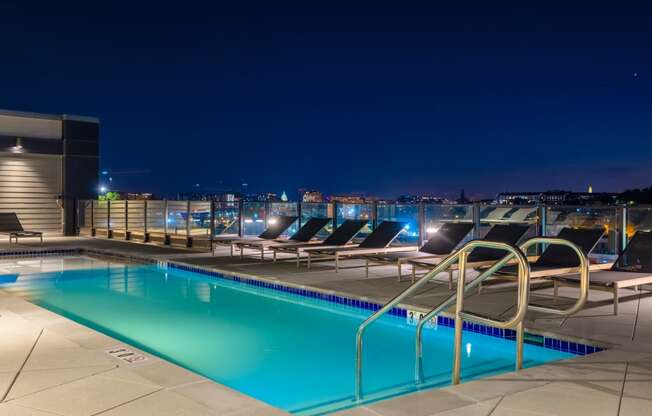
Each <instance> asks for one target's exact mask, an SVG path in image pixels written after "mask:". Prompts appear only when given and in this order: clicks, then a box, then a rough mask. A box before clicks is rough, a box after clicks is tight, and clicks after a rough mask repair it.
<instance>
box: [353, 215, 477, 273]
mask: <svg viewBox="0 0 652 416" xmlns="http://www.w3.org/2000/svg"><path fill="white" fill-rule="evenodd" d="M472 229H473V223H469V222H447V223H444V224H443V225H442V226H441V227H440V228H439V229H438V230H437V232H436V233H434V235H433V236H432V237H430V239H429V240H428V241H426V243H425V244H424V245H422V246H421V248H419V250H418V251H408V252H399V253H385V254H369V255H366V256H364V258H365V271H366V276H369V265H370V264H372V263H378V264H396V266H397V267H398V281H399V282H400V281H401V279H402V270H401V269H402V266H403V265H404V264H405V263H407V262H408V260H414V259H417V258H418V259H434V258H443V257H446V256H448V255H449V254H450V253H451V252H452V251H453V250H455V247H457V246H458V244H459V243H460V242H461V241H462V240H464V237H466V236H467V235H468V234H469V232H471V230H472Z"/></svg>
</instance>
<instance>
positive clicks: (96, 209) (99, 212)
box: [93, 201, 109, 230]
mask: <svg viewBox="0 0 652 416" xmlns="http://www.w3.org/2000/svg"><path fill="white" fill-rule="evenodd" d="M108 208H109V204H108V203H107V202H106V201H94V203H93V219H94V226H95V229H104V230H106V229H108V228H109V224H108V221H109V212H108Z"/></svg>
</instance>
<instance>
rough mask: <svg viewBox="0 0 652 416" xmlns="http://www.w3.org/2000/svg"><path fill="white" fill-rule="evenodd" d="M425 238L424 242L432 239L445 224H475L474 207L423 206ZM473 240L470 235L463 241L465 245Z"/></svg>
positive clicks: (471, 234)
mask: <svg viewBox="0 0 652 416" xmlns="http://www.w3.org/2000/svg"><path fill="white" fill-rule="evenodd" d="M423 217H424V224H423V237H424V240H427V239H428V238H430V237H432V235H433V234H434V233H436V232H437V230H439V227H441V225H442V224H443V223H445V222H473V205H435V204H425V205H424V206H423ZM472 238H473V232H471V233H469V234H468V235H467V236H466V238H465V239H464V240H463V241H462V243H465V242H467V241H469V240H471V239H472Z"/></svg>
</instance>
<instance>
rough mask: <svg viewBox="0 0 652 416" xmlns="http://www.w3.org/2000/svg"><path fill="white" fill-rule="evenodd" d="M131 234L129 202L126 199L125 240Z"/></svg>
mask: <svg viewBox="0 0 652 416" xmlns="http://www.w3.org/2000/svg"><path fill="white" fill-rule="evenodd" d="M128 232H129V200H127V199H125V240H126V239H127V233H128Z"/></svg>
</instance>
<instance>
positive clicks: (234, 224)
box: [215, 202, 240, 236]
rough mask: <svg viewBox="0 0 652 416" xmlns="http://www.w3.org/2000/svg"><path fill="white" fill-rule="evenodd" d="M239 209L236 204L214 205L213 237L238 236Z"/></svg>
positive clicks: (219, 203) (220, 203) (221, 203)
mask: <svg viewBox="0 0 652 416" xmlns="http://www.w3.org/2000/svg"><path fill="white" fill-rule="evenodd" d="M239 232H240V208H239V204H238V203H237V202H216V203H215V235H225V236H226V235H238V233H239Z"/></svg>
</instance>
